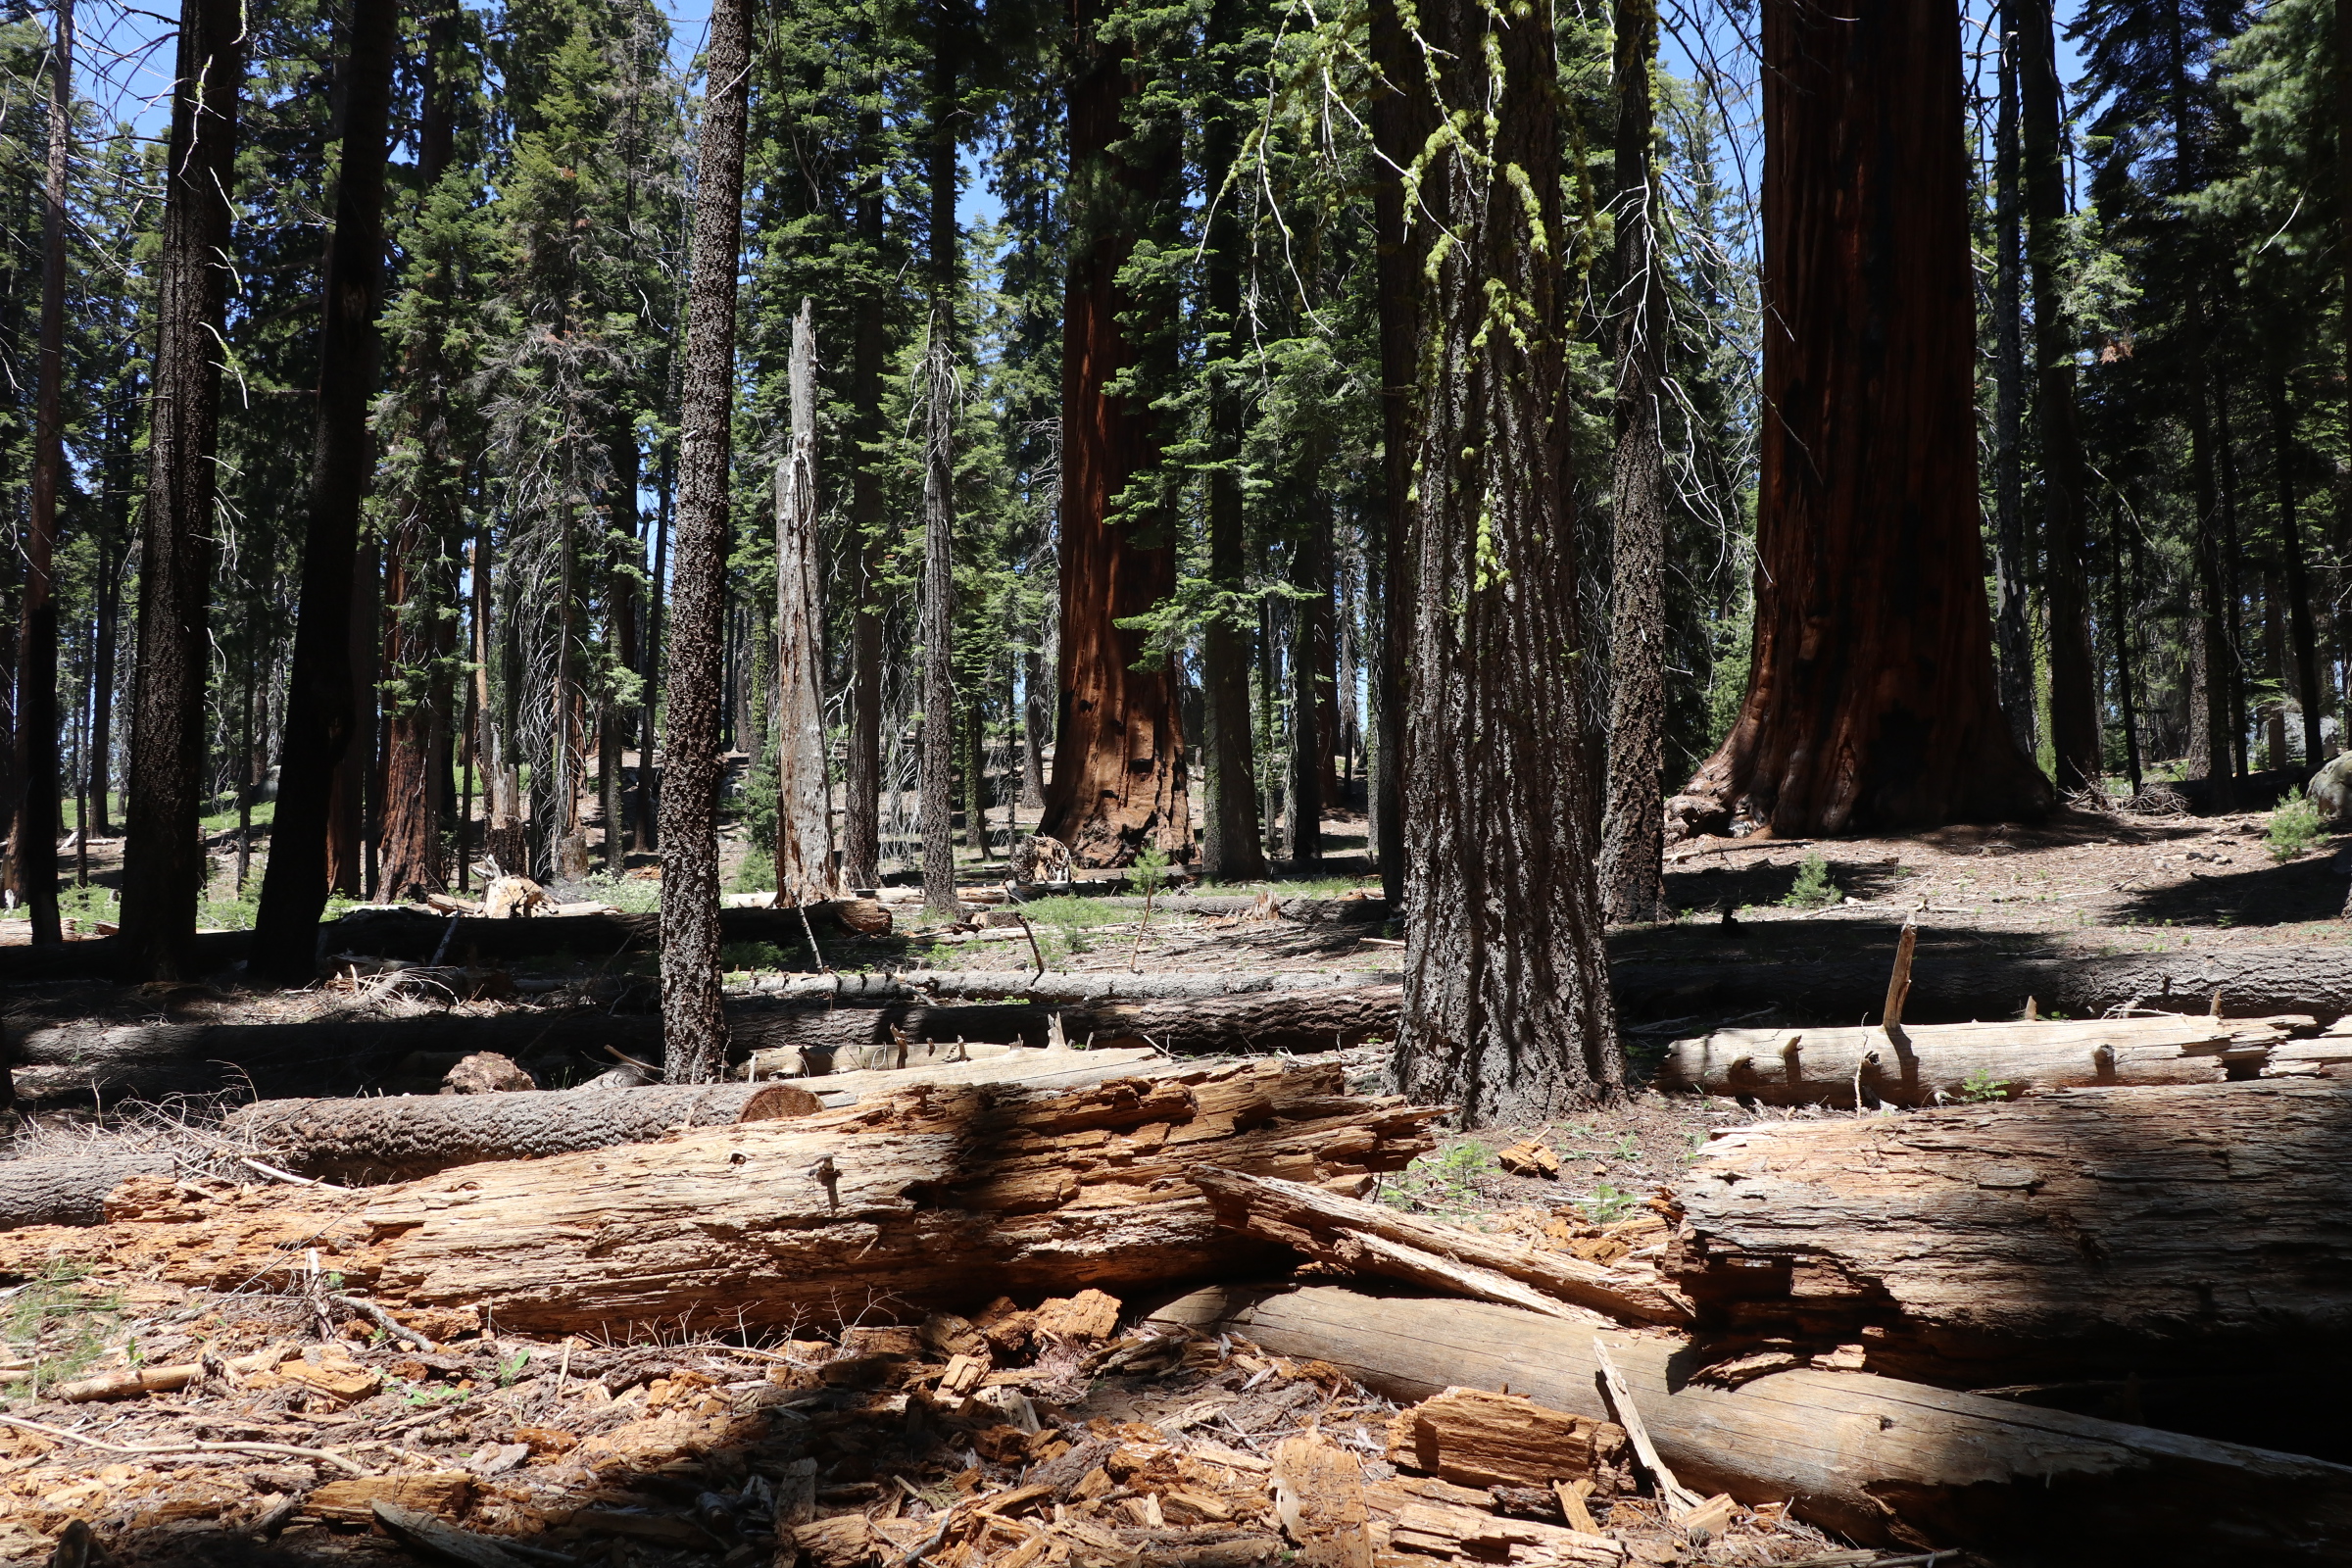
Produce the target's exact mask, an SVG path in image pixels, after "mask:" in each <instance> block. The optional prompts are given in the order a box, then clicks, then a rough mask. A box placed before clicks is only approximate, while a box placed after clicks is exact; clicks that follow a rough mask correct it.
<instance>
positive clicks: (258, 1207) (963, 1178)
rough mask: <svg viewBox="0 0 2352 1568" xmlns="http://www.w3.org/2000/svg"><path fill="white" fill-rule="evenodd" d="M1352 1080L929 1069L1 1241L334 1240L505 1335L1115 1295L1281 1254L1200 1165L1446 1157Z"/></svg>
mask: <svg viewBox="0 0 2352 1568" xmlns="http://www.w3.org/2000/svg"><path fill="white" fill-rule="evenodd" d="M1343 1084H1344V1079H1343V1074H1342V1070H1341V1067H1340V1065H1339V1064H1338V1063H1336V1062H1335V1063H1329V1064H1316V1065H1312V1066H1307V1065H1299V1064H1294V1063H1277V1062H1264V1063H1251V1064H1248V1065H1244V1066H1238V1067H1226V1068H1221V1069H1215V1070H1209V1069H1200V1068H1196V1069H1193V1070H1190V1071H1188V1072H1185V1073H1183V1074H1181V1075H1176V1076H1170V1077H1166V1078H1159V1079H1152V1080H1137V1079H1119V1080H1113V1081H1111V1082H1109V1083H1105V1084H1102V1085H1099V1086H1096V1087H1093V1088H1088V1089H1080V1090H1073V1091H1068V1092H1064V1093H1059V1094H1054V1093H1046V1092H1041V1091H1039V1090H1036V1089H1032V1088H1030V1087H1028V1086H1025V1085H1019V1084H1010V1085H1006V1084H997V1085H988V1084H983V1085H976V1086H969V1087H954V1088H937V1087H931V1086H922V1087H917V1088H915V1089H911V1090H908V1091H906V1092H903V1093H900V1094H896V1095H891V1096H887V1097H877V1098H876V1099H874V1100H871V1101H868V1102H863V1103H859V1104H857V1105H854V1106H850V1107H848V1108H846V1109H842V1110H832V1111H824V1112H821V1113H818V1114H816V1115H812V1116H806V1117H802V1118H800V1119H798V1120H793V1121H764V1122H749V1123H743V1124H738V1125H732V1126H725V1127H707V1128H695V1129H690V1130H688V1131H685V1132H682V1133H679V1134H678V1135H676V1136H675V1137H674V1138H671V1139H668V1140H666V1141H664V1142H662V1143H659V1144H633V1145H626V1146H623V1147H620V1148H615V1149H606V1150H597V1151H591V1152H583V1153H573V1154H557V1155H553V1156H551V1157H549V1158H546V1159H535V1160H519V1161H511V1162H506V1163H498V1164H477V1165H466V1166H461V1167H459V1168H457V1169H455V1170H451V1171H447V1172H445V1173H443V1174H441V1175H439V1176H435V1177H430V1178H427V1179H425V1180H422V1181H417V1182H410V1183H406V1184H403V1185H401V1186H397V1187H391V1188H375V1189H368V1190H364V1191H348V1190H341V1189H328V1188H302V1189H295V1190H288V1189H286V1188H282V1187H279V1188H272V1189H270V1190H269V1191H267V1192H257V1191H254V1190H251V1189H239V1188H231V1187H227V1186H225V1185H221V1186H205V1185H201V1184H193V1183H172V1182H169V1181H166V1180H163V1179H161V1178H157V1177H142V1178H137V1179H134V1180H133V1181H131V1182H130V1183H128V1184H126V1185H124V1186H123V1187H122V1188H120V1189H118V1190H117V1191H116V1193H115V1195H114V1197H113V1198H112V1200H111V1201H110V1203H109V1214H110V1216H111V1217H110V1219H109V1222H108V1223H107V1224H105V1225H102V1226H98V1227H95V1228H92V1229H89V1230H66V1229H56V1228H42V1229H34V1230H24V1231H14V1232H9V1233H6V1234H0V1270H6V1271H8V1272H10V1273H15V1274H30V1273H37V1272H39V1271H40V1270H42V1269H44V1268H48V1267H52V1266H54V1265H56V1264H57V1263H59V1262H61V1261H65V1260H68V1259H73V1258H92V1259H102V1260H104V1261H105V1262H106V1263H107V1264H109V1265H110V1266H113V1267H115V1268H119V1269H125V1270H139V1271H144V1272H149V1273H154V1274H159V1275H160V1276H161V1277H163V1278H165V1279H167V1280H171V1281H174V1282H176V1283H180V1284H186V1285H206V1286H211V1287H214V1288H230V1287H235V1288H242V1289H255V1288H261V1289H270V1288H275V1287H277V1286H280V1285H285V1284H290V1283H292V1282H293V1281H294V1280H296V1279H297V1278H298V1277H307V1271H308V1269H309V1268H310V1267H312V1266H313V1265H312V1264H311V1263H310V1262H309V1258H310V1257H311V1256H313V1255H315V1256H316V1258H317V1262H316V1265H315V1266H316V1267H317V1268H319V1269H321V1270H328V1271H332V1272H335V1273H339V1274H340V1275H342V1276H343V1278H344V1279H345V1280H346V1281H348V1282H350V1286H351V1287H352V1288H354V1289H355V1290H364V1291H365V1292H366V1293H367V1294H368V1296H369V1297H370V1298H371V1299H374V1300H375V1301H377V1302H379V1303H381V1304H383V1305H385V1306H386V1307H388V1308H394V1309H397V1308H399V1307H402V1306H404V1305H405V1306H409V1307H419V1308H456V1307H467V1308H470V1307H472V1306H473V1305H475V1304H476V1303H479V1304H480V1305H481V1307H482V1308H483V1309H484V1310H485V1311H487V1312H488V1313H490V1314H491V1315H492V1316H493V1318H494V1320H495V1322H496V1323H498V1324H500V1325H505V1326H510V1327H514V1328H518V1329H530V1330H534V1331H543V1332H550V1333H571V1332H581V1333H588V1334H594V1335H618V1336H626V1335H628V1334H630V1333H632V1332H636V1331H643V1330H650V1329H654V1328H657V1327H659V1328H661V1329H662V1331H664V1332H674V1331H676V1330H678V1329H680V1328H692V1327H693V1326H695V1325H697V1324H707V1325H712V1326H716V1325H720V1324H723V1325H726V1326H728V1327H730V1328H733V1327H742V1328H747V1329H764V1328H789V1327H794V1326H796V1325H797V1326H800V1327H803V1328H806V1327H807V1326H809V1324H811V1323H820V1324H821V1323H825V1322H839V1321H842V1320H845V1319H852V1318H860V1317H861V1318H863V1319H864V1320H866V1321H873V1320H876V1319H888V1318H891V1317H895V1316H901V1315H905V1314H908V1313H912V1314H914V1315H917V1316H919V1315H921V1313H922V1312H923V1311H924V1310H926V1309H928V1308H931V1307H939V1306H947V1307H955V1306H964V1305H974V1304H978V1303H980V1302H983V1301H986V1300H988V1299H991V1298H993V1297H994V1296H997V1295H999V1294H1035V1295H1047V1294H1067V1293H1069V1292H1070V1291H1073V1290H1076V1289H1079V1288H1081V1287H1085V1286H1097V1287H1101V1288H1103V1289H1105V1290H1110V1291H1113V1292H1114V1293H1115V1292H1119V1291H1123V1290H1129V1289H1132V1288H1134V1287H1137V1286H1142V1285H1156V1284H1162V1283H1165V1284H1175V1283H1178V1282H1182V1281H1187V1280H1199V1279H1205V1278H1213V1277H1215V1276H1217V1275H1219V1274H1221V1273H1224V1272H1227V1271H1230V1270H1231V1269H1233V1268H1234V1267H1236V1266H1237V1265H1241V1266H1263V1265H1264V1264H1266V1263H1267V1262H1269V1261H1270V1260H1272V1259H1274V1258H1276V1257H1278V1256H1279V1255H1280V1253H1279V1250H1278V1249H1275V1248H1272V1247H1253V1246H1250V1244H1249V1243H1247V1242H1245V1241H1242V1240H1240V1239H1237V1238H1236V1237H1234V1236H1233V1235H1232V1234H1231V1233H1230V1232H1228V1231H1226V1230H1224V1229H1223V1228H1222V1227H1220V1226H1219V1225H1218V1224H1217V1223H1216V1218H1215V1216H1214V1215H1213V1214H1212V1213H1211V1212H1210V1210H1209V1207H1208V1203H1207V1201H1206V1200H1205V1199H1203V1198H1202V1197H1201V1194H1200V1191H1199V1189H1197V1188H1196V1187H1195V1186H1194V1185H1193V1184H1192V1182H1191V1181H1189V1180H1188V1179H1187V1178H1186V1172H1187V1171H1188V1170H1189V1169H1191V1168H1193V1167H1195V1166H1197V1165H1199V1164H1201V1163H1204V1162H1214V1163H1219V1164H1227V1165H1231V1166H1232V1167H1234V1168H1236V1169H1240V1170H1247V1171H1251V1172H1254V1173H1259V1174H1265V1175H1280V1176H1286V1177H1291V1178H1294V1179H1299V1180H1304V1181H1313V1182H1336V1181H1341V1180H1344V1179H1363V1178H1366V1177H1368V1175H1369V1173H1372V1172H1376V1171H1384V1170H1395V1169H1398V1168H1400V1167H1402V1166H1403V1165H1405V1164H1406V1163H1408V1162H1409V1161H1410V1160H1411V1159H1412V1158H1413V1157H1414V1156H1415V1155H1417V1154H1419V1153H1422V1152H1426V1151H1427V1150H1428V1149H1429V1148H1430V1147H1431V1145H1432V1142H1433V1141H1432V1139H1431V1137H1430V1135H1429V1133H1428V1131H1427V1128H1428V1125H1429V1123H1430V1122H1431V1121H1433V1120H1434V1119H1436V1117H1437V1116H1439V1115H1440V1114H1442V1110H1441V1108H1440V1107H1434V1106H1416V1105H1408V1104H1404V1103H1400V1102H1398V1101H1395V1100H1381V1099H1372V1098H1368V1097H1362V1096H1351V1095H1347V1094H1344V1093H1343V1092H1342V1090H1343Z"/></svg>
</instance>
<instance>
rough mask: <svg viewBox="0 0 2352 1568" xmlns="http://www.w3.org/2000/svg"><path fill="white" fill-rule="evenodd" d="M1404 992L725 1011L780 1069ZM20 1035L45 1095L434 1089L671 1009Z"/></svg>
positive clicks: (1127, 1036)
mask: <svg viewBox="0 0 2352 1568" xmlns="http://www.w3.org/2000/svg"><path fill="white" fill-rule="evenodd" d="M504 923H515V922H504ZM519 923H523V924H529V923H531V922H528V921H525V922H519ZM1398 996H1399V993H1398V992H1397V990H1396V989H1395V988H1393V987H1387V988H1384V987H1316V988H1299V989H1296V990H1283V991H1265V992H1250V993H1244V994H1240V995H1236V996H1229V997H1207V998H1202V999H1201V1000H1197V1001H1187V1000H1182V999H1168V1000H1154V999H1138V1000H1133V1001H1129V1000H1125V999H1115V998H1106V999H1103V1000H1101V1001H1097V1002H1092V1003H1087V1004H1084V1005H1070V1006H1066V1007H1060V1008H1054V1007H1049V1006H1046V1005H1035V1004H1029V1005H1023V1004H1010V1005H990V1004H982V1003H974V1004H961V1005H956V1004H945V1005H942V1004H932V1003H925V1002H921V1001H898V1002H882V1003H880V1004H879V1005H839V1006H834V1005H826V1003H825V1001H824V1000H823V999H822V998H821V997H818V996H810V995H790V996H762V997H745V998H742V999H740V1000H736V1001H731V1002H730V1003H728V1005H727V1008H726V1012H727V1026H728V1030H729V1033H730V1036H731V1038H732V1041H733V1046H734V1050H735V1052H736V1054H737V1056H738V1057H739V1058H741V1059H748V1058H751V1057H754V1056H757V1057H760V1058H762V1059H763V1060H764V1061H765V1062H766V1063H768V1070H770V1071H773V1070H775V1068H776V1067H778V1066H797V1067H798V1068H799V1069H800V1070H802V1071H805V1072H810V1073H827V1072H841V1071H851V1070H859V1069H863V1068H866V1067H869V1066H876V1065H880V1064H882V1063H883V1062H884V1061H885V1060H887V1059H890V1058H891V1057H892V1055H893V1053H894V1051H895V1049H896V1046H897V1043H898V1042H899V1040H900V1039H901V1038H902V1037H904V1038H905V1039H906V1040H907V1041H910V1042H914V1043H916V1044H926V1043H928V1044H937V1045H942V1046H953V1045H954V1044H955V1043H956V1042H957V1041H961V1042H963V1043H965V1044H967V1045H1025V1046H1033V1047H1044V1046H1046V1045H1048V1044H1050V1043H1051V1042H1052V1040H1053V1037H1054V1014H1055V1013H1056V1012H1058V1013H1059V1015H1060V1029H1061V1034H1062V1038H1063V1039H1064V1040H1066V1041H1067V1043H1068V1044H1070V1045H1072V1046H1084V1045H1086V1044H1088V1043H1089V1042H1090V1041H1091V1042H1092V1043H1093V1044H1094V1045H1095V1046H1097V1047H1104V1048H1128V1047H1137V1046H1143V1045H1146V1044H1149V1045H1152V1046H1155V1047H1158V1048H1159V1049H1161V1050H1166V1051H1178V1052H1192V1053H1208V1052H1220V1053H1231V1054H1245V1053H1250V1052H1276V1051H1282V1052H1313V1051H1329V1050H1332V1049H1334V1048H1335V1047H1339V1046H1348V1045H1354V1044H1356V1043H1358V1042H1360V1041H1362V1040H1364V1039H1365V1038H1367V1037H1368V1036H1370V1035H1374V1034H1382V1033H1388V1032H1391V1031H1393V1030H1394V1029H1395V1028H1396V1026H1397V1006H1398ZM858 1000H866V999H858ZM14 1044H15V1046H16V1063H17V1065H16V1069H15V1081H16V1089H17V1094H18V1096H19V1097H20V1098H21V1099H22V1100H23V1101H24V1102H25V1103H26V1104H27V1105H29V1106H31V1107H33V1108H35V1109H40V1108H45V1107H52V1106H58V1105H63V1104H68V1103H86V1102H89V1101H91V1100H98V1101H102V1102H104V1103H109V1104H112V1103H116V1102H118V1101H121V1100H124V1099H140V1100H157V1099H162V1098H163V1097H165V1096H167V1095H175V1094H177V1095H203V1094H214V1093H219V1092H221V1091H222V1090H226V1089H242V1090H245V1091H247V1092H249V1093H254V1094H258V1095H260V1096H261V1097H263V1098H265V1099H271V1100H282V1099H298V1098H320V1097H335V1096H346V1095H356V1094H361V1093H364V1092H384V1091H389V1092H392V1093H425V1092H430V1091H432V1090H434V1089H437V1088H438V1087H439V1086H440V1080H441V1076H442V1074H444V1073H446V1072H447V1071H448V1070H449V1069H450V1068H451V1067H452V1066H454V1065H455V1064H456V1063H457V1062H458V1060H459V1059H460V1058H462V1057H464V1056H466V1055H470V1054H474V1053H477V1052H484V1051H489V1052H496V1053H497V1054H500V1055H504V1056H507V1057H510V1058H512V1059H513V1060H515V1062H517V1063H519V1064H520V1065H522V1066H523V1067H524V1068H526V1069H528V1070H529V1071H531V1072H532V1073H534V1074H535V1075H536V1076H537V1077H538V1079H539V1081H540V1082H541V1083H543V1084H550V1085H554V1084H562V1083H568V1082H576V1081H578V1080H579V1079H581V1078H584V1077H586V1076H588V1075H589V1074H591V1073H594V1072H600V1071H602V1070H604V1069H605V1068H608V1067H610V1066H611V1065H612V1057H611V1055H610V1054H609V1052H610V1051H618V1052H619V1053H621V1054H625V1055H628V1056H632V1057H635V1058H636V1059H638V1060H640V1061H646V1062H653V1063H656V1064H658V1063H659V1062H660V1061H661V1059H662V1021H661V1019H660V1018H659V1017H656V1016H654V1015H652V1014H650V1013H638V1014H629V1013H622V1014H615V1013H613V1012H609V1011H607V1010H605V1009H603V1008H579V1009H566V1010H562V1011H557V1010H548V1011H538V1012H524V1011H515V1012H506V1013H499V1014H493V1015H489V1016H467V1015H421V1016H416V1017H408V1018H335V1019H320V1020H317V1021H313V1022H305V1023H272V1024H218V1023H140V1024H111V1023H106V1022H88V1021H73V1022H62V1023H53V1024H49V1025H46V1026H43V1027H39V1028H34V1029H30V1030H27V1031H26V1032H25V1034H24V1035H23V1037H22V1038H21V1039H19V1040H17V1041H16V1042H14Z"/></svg>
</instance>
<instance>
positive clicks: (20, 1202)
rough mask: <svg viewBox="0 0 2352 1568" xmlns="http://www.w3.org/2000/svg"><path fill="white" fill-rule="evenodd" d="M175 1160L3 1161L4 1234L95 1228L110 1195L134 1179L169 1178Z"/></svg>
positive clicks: (55, 1157)
mask: <svg viewBox="0 0 2352 1568" xmlns="http://www.w3.org/2000/svg"><path fill="white" fill-rule="evenodd" d="M170 1174H172V1156H171V1155H170V1154H167V1153H161V1152H144V1151H141V1152H114V1153H104V1154H51V1155H45V1156H35V1157H32V1158H27V1159H0V1231H4V1230H15V1229H17V1228H18V1227H20V1226H25V1225H96V1224H98V1223H99V1222H100V1221H102V1220H104V1219H105V1218H106V1195H107V1194H109V1193H111V1192H113V1191H114V1190H115V1189H116V1187H118V1186H119V1185H121V1184H122V1182H123V1179H124V1178H125V1177H130V1176H169V1175H170Z"/></svg>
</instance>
